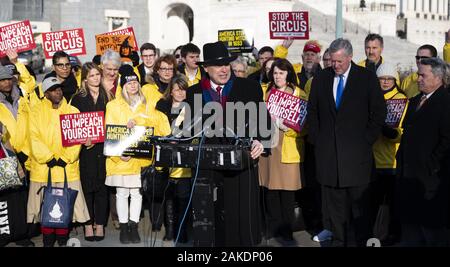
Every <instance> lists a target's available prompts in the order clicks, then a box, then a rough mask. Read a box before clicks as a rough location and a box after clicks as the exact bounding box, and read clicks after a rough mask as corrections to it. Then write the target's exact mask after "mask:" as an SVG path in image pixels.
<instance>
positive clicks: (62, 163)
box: [56, 159, 67, 168]
mask: <svg viewBox="0 0 450 267" xmlns="http://www.w3.org/2000/svg"><path fill="white" fill-rule="evenodd" d="M56 165H57V166H59V167H62V168H65V167H66V165H67V163H66V162H65V161H64V160H62V159H58V162H57V163H56Z"/></svg>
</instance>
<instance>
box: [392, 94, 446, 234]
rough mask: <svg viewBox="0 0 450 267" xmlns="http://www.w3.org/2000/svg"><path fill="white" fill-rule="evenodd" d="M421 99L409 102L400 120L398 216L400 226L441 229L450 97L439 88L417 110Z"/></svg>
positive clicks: (443, 220) (417, 97)
mask: <svg viewBox="0 0 450 267" xmlns="http://www.w3.org/2000/svg"><path fill="white" fill-rule="evenodd" d="M421 96H422V94H419V95H417V96H415V97H413V98H412V99H411V101H410V104H409V106H408V110H407V112H406V115H405V119H404V120H403V129H404V131H403V136H402V140H401V143H400V147H399V150H398V152H397V161H398V163H397V175H398V180H397V185H396V194H395V195H396V203H397V206H398V211H397V213H398V214H399V216H400V217H399V219H400V221H401V222H402V223H407V224H420V225H424V226H428V227H443V226H445V224H446V222H447V221H446V220H447V215H448V214H447V213H448V208H447V207H448V190H449V188H448V178H449V177H448V175H449V172H448V159H449V158H448V152H449V148H450V95H449V93H448V92H447V90H446V89H444V88H443V87H441V88H439V89H438V90H437V91H435V92H434V93H433V95H432V96H430V98H429V99H427V100H426V102H425V103H424V104H423V105H422V107H421V108H420V109H419V110H417V111H416V109H417V106H418V104H419V102H420V98H421ZM446 165H447V166H446Z"/></svg>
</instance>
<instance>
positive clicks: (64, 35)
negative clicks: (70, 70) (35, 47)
mask: <svg viewBox="0 0 450 267" xmlns="http://www.w3.org/2000/svg"><path fill="white" fill-rule="evenodd" d="M42 41H43V46H44V52H45V58H52V57H53V55H54V54H55V52H57V51H64V52H66V53H67V54H69V55H71V56H79V55H86V45H85V41H84V33H83V29H73V30H65V31H57V32H46V33H43V34H42Z"/></svg>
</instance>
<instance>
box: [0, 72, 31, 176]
mask: <svg viewBox="0 0 450 267" xmlns="http://www.w3.org/2000/svg"><path fill="white" fill-rule="evenodd" d="M28 113H29V109H28V103H27V100H26V99H25V98H24V97H21V96H20V90H19V88H18V87H17V84H16V83H15V82H14V77H13V74H12V72H11V70H10V69H8V68H7V67H5V66H0V118H1V122H2V123H3V124H4V125H5V126H6V129H7V130H8V137H7V139H8V140H9V141H10V142H11V145H12V147H13V149H14V150H15V152H16V153H17V156H18V158H19V160H20V161H21V162H22V163H23V164H25V162H26V161H27V159H28V156H29V155H30V149H29V142H28V136H27V135H28ZM27 167H29V165H27Z"/></svg>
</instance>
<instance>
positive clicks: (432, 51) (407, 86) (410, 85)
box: [401, 44, 437, 98]
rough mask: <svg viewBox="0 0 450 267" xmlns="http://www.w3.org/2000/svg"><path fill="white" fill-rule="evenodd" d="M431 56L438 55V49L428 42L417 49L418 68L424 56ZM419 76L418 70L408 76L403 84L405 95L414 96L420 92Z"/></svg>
mask: <svg viewBox="0 0 450 267" xmlns="http://www.w3.org/2000/svg"><path fill="white" fill-rule="evenodd" d="M430 57H437V49H436V47H434V46H432V45H429V44H426V45H422V46H421V47H419V49H417V53H416V64H417V69H419V66H420V61H421V60H422V59H424V58H430ZM418 78H419V75H418V74H417V71H416V72H413V73H411V74H410V75H409V76H407V77H406V78H405V79H404V80H403V82H402V85H401V89H402V91H403V92H405V95H406V96H407V97H408V98H412V97H414V96H416V95H418V94H419V85H418V84H417V80H418Z"/></svg>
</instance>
